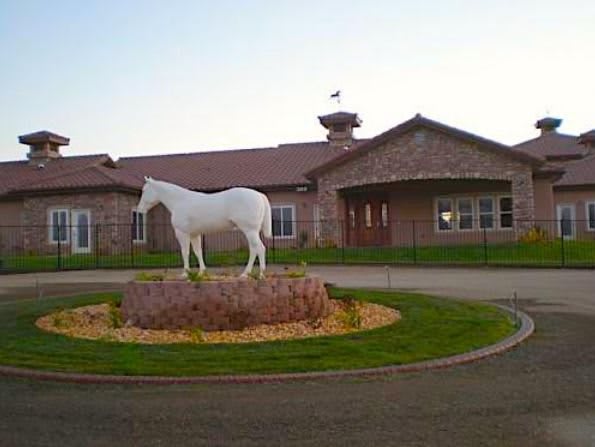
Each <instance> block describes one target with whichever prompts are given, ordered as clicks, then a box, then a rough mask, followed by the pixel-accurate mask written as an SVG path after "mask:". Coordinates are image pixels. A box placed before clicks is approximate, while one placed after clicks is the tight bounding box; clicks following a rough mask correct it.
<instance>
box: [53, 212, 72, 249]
mask: <svg viewBox="0 0 595 447" xmlns="http://www.w3.org/2000/svg"><path fill="white" fill-rule="evenodd" d="M69 216H70V214H69V212H68V210H67V209H54V210H50V211H49V215H48V219H49V228H50V234H49V238H50V242H51V243H54V244H57V243H58V242H68V240H69V235H70V228H69V226H70V222H69V220H70V219H69Z"/></svg>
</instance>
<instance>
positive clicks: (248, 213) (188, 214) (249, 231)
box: [137, 177, 272, 278]
mask: <svg viewBox="0 0 595 447" xmlns="http://www.w3.org/2000/svg"><path fill="white" fill-rule="evenodd" d="M158 203H163V205H164V206H165V207H166V208H167V209H168V210H169V212H170V213H171V224H172V226H173V227H174V230H175V233H176V238H177V239H178V242H179V243H180V248H181V251H182V259H183V260H184V277H187V276H188V271H189V269H190V265H189V256H190V243H192V248H193V249H194V253H195V254H196V257H197V258H198V265H199V268H200V272H204V271H205V269H206V266H205V261H204V259H203V256H202V246H201V239H202V235H203V234H207V233H214V232H218V231H226V230H232V229H234V228H239V229H240V230H242V232H243V233H244V235H245V236H246V239H247V240H248V246H249V247H250V258H249V259H248V264H247V265H246V268H245V269H244V272H243V273H242V275H241V276H242V277H244V278H245V277H246V276H248V274H249V273H250V272H251V271H252V267H253V266H254V260H255V259H256V256H258V263H259V266H260V275H261V277H262V276H263V275H264V271H265V269H266V260H265V250H266V249H265V246H264V244H263V243H262V241H261V240H260V234H259V233H260V231H261V230H262V232H263V234H264V236H265V237H272V221H271V205H270V203H269V199H268V198H267V196H265V195H264V194H262V193H260V192H258V191H255V190H253V189H248V188H231V189H228V190H225V191H221V192H217V193H213V194H205V193H201V192H194V191H190V190H188V189H185V188H182V187H181V186H178V185H174V184H172V183H167V182H162V181H159V180H153V179H152V178H150V177H145V185H144V186H143V193H142V195H141V198H140V202H139V203H138V206H137V210H138V211H139V212H141V213H146V212H148V211H149V210H150V209H151V208H153V207H154V206H155V205H157V204H158Z"/></svg>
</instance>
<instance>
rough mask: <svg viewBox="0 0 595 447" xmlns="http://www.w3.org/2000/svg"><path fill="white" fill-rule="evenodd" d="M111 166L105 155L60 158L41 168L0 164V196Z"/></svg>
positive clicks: (16, 163) (27, 165)
mask: <svg viewBox="0 0 595 447" xmlns="http://www.w3.org/2000/svg"><path fill="white" fill-rule="evenodd" d="M110 163H111V164H112V165H113V162H112V161H111V158H110V157H109V155H107V154H98V155H85V156H74V157H62V158H57V159H54V160H50V161H49V162H47V163H45V164H44V167H43V168H40V167H38V166H36V165H33V164H29V162H28V161H27V160H22V161H8V162H3V163H0V195H1V194H6V193H8V192H17V191H19V190H20V189H21V188H25V187H30V186H32V185H34V184H36V183H39V182H42V181H46V180H49V179H52V178H55V177H62V176H65V175H67V174H69V173H72V172H74V171H78V170H80V169H84V168H87V167H90V166H96V165H109V164H110Z"/></svg>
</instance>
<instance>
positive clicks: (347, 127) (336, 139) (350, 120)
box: [318, 112, 362, 147]
mask: <svg viewBox="0 0 595 447" xmlns="http://www.w3.org/2000/svg"><path fill="white" fill-rule="evenodd" d="M318 120H319V121H320V124H322V126H323V127H324V128H325V129H328V134H327V136H326V138H327V140H328V141H329V143H330V145H331V146H336V147H349V146H351V144H352V143H353V128H354V127H360V126H361V124H362V121H361V120H360V119H359V117H358V116H357V113H349V112H336V113H331V114H330V115H323V116H319V117H318Z"/></svg>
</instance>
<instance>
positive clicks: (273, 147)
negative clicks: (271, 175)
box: [118, 146, 277, 162]
mask: <svg viewBox="0 0 595 447" xmlns="http://www.w3.org/2000/svg"><path fill="white" fill-rule="evenodd" d="M276 148H277V146H269V147H254V148H242V149H219V150H210V151H202V152H201V151H196V152H177V153H174V154H154V155H133V156H130V157H120V158H118V162H119V161H121V160H134V159H140V158H158V157H184V156H198V155H203V154H217V153H226V152H244V151H260V150H271V149H276Z"/></svg>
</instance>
